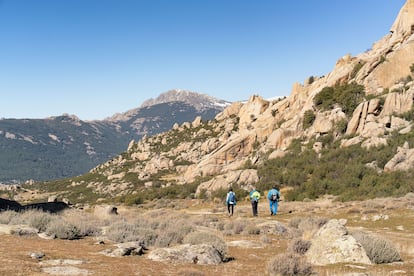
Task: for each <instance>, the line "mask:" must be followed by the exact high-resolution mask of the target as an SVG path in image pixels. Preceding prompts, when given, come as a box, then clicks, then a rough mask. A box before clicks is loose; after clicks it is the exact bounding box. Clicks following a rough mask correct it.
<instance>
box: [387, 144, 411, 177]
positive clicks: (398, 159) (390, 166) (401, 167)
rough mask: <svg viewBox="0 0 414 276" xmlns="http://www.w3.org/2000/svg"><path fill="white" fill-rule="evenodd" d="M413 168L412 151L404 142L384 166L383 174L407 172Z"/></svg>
mask: <svg viewBox="0 0 414 276" xmlns="http://www.w3.org/2000/svg"><path fill="white" fill-rule="evenodd" d="M413 167H414V149H410V148H409V145H408V143H407V142H406V143H405V144H404V146H402V147H398V149H397V153H396V154H395V155H394V157H393V158H391V160H390V161H388V162H387V164H385V166H384V171H385V172H392V171H408V170H409V169H411V168H413Z"/></svg>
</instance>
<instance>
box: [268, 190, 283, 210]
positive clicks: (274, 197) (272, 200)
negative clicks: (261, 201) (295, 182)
mask: <svg viewBox="0 0 414 276" xmlns="http://www.w3.org/2000/svg"><path fill="white" fill-rule="evenodd" d="M267 199H268V200H269V207H270V215H271V216H276V214H277V207H278V205H279V200H280V192H279V190H278V189H277V187H276V186H273V188H272V189H271V190H270V191H269V193H268V194H267Z"/></svg>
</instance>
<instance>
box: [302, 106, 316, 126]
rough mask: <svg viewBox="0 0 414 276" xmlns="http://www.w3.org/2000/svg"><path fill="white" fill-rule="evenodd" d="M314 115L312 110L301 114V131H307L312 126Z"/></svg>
mask: <svg viewBox="0 0 414 276" xmlns="http://www.w3.org/2000/svg"><path fill="white" fill-rule="evenodd" d="M315 118H316V116H315V113H314V112H313V111H312V110H310V109H309V110H306V111H305V113H304V114H303V123H302V126H303V129H307V128H309V127H311V126H312V124H313V122H314V121H315Z"/></svg>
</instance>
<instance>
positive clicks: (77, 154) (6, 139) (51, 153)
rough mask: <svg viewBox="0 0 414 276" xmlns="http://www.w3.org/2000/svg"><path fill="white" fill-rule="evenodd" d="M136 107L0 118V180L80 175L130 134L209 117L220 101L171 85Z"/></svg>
mask: <svg viewBox="0 0 414 276" xmlns="http://www.w3.org/2000/svg"><path fill="white" fill-rule="evenodd" d="M159 99H162V100H158V99H157V100H151V102H148V101H147V102H146V103H145V104H144V105H142V106H141V107H139V108H136V109H133V110H130V111H127V112H125V113H123V114H117V115H114V116H113V117H111V118H108V119H105V120H103V121H82V120H80V119H79V118H77V117H76V116H73V115H62V116H57V117H51V118H46V119H22V120H20V119H1V120H0V147H1V151H0V153H1V154H0V182H5V183H8V182H13V181H17V182H20V181H25V180H28V179H34V180H50V179H57V178H64V177H70V176H76V175H80V174H84V173H85V172H87V171H88V170H90V169H91V168H93V167H94V166H96V165H98V164H100V163H102V162H105V161H106V160H108V159H110V158H112V157H113V156H116V155H118V154H119V153H121V152H122V151H125V149H126V148H127V146H128V143H129V142H130V141H131V140H132V139H136V140H139V139H140V138H141V137H142V136H144V135H154V134H157V133H160V132H163V131H166V130H168V129H170V128H171V127H172V125H173V124H174V123H183V122H185V121H189V120H193V119H194V118H195V117H196V116H201V117H202V118H203V119H204V120H208V119H212V118H214V116H215V115H216V114H217V113H218V112H220V111H222V110H223V109H224V107H225V106H226V104H228V103H227V102H225V101H222V100H218V99H214V98H212V97H207V96H206V95H202V94H198V93H195V92H189V91H182V90H181V91H179V90H172V91H168V92H166V93H165V94H161V95H160V96H159Z"/></svg>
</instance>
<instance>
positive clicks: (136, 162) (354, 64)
mask: <svg viewBox="0 0 414 276" xmlns="http://www.w3.org/2000/svg"><path fill="white" fill-rule="evenodd" d="M413 33H414V0H408V1H407V3H406V4H405V5H404V7H402V10H401V12H400V14H399V15H398V17H397V19H396V21H395V23H394V24H393V25H392V27H391V32H390V33H389V34H387V35H386V36H384V37H383V38H382V39H381V40H379V41H378V42H376V43H374V45H373V46H372V49H370V50H369V51H366V52H364V53H362V54H360V55H358V56H350V55H347V56H344V57H342V58H340V59H339V60H338V61H337V63H336V66H335V68H334V69H333V71H332V72H331V73H329V74H328V75H326V76H321V77H318V76H311V77H309V78H308V79H307V80H306V81H305V82H304V84H299V83H297V84H294V85H293V89H292V93H291V95H290V96H289V97H287V98H285V99H279V100H276V101H267V100H264V99H263V98H261V97H260V96H258V95H253V96H251V97H250V99H249V100H248V102H246V103H233V104H232V105H231V106H229V107H227V108H226V109H225V110H224V111H223V112H221V113H220V114H218V115H217V116H216V117H215V119H214V120H210V121H203V120H201V118H200V117H198V118H196V119H195V120H191V121H188V122H185V123H182V124H175V125H174V127H173V128H172V129H171V130H169V131H167V132H164V133H160V134H157V135H153V136H146V137H144V138H142V139H141V140H139V141H137V142H133V143H130V145H129V147H128V150H127V151H126V152H125V153H123V154H122V155H119V156H117V157H115V158H113V159H111V160H110V161H108V162H106V163H104V164H102V165H99V166H97V167H96V168H94V169H92V170H91V171H90V173H89V174H87V175H85V176H82V177H79V178H73V179H69V180H64V181H60V182H55V183H53V184H52V183H48V184H47V185H39V186H37V187H38V188H40V191H45V190H48V191H49V192H56V193H59V194H62V195H65V196H68V197H71V200H73V201H82V200H84V201H85V200H87V199H88V198H89V199H97V198H99V197H102V198H107V197H108V196H110V197H111V198H112V199H113V198H114V197H117V198H118V199H119V200H121V201H123V202H126V203H139V202H142V200H144V199H154V198H157V197H186V196H190V195H191V196H197V197H207V196H213V197H214V196H216V195H220V196H222V193H223V192H224V191H225V190H226V189H227V188H228V186H229V185H233V186H234V187H235V188H236V189H238V190H239V194H240V193H241V194H242V195H243V194H245V193H246V191H247V190H249V189H250V188H251V186H253V185H256V186H257V187H258V188H259V189H261V190H265V189H268V188H269V187H270V186H271V185H273V184H278V185H281V186H282V187H285V188H286V190H289V192H287V193H285V196H286V198H288V199H303V198H315V197H318V196H320V195H322V194H325V193H330V194H336V195H339V196H342V198H343V199H345V200H346V199H350V198H354V199H355V198H358V197H375V196H382V195H401V194H405V193H407V192H410V191H413V190H414V187H413V184H412V181H411V180H412V175H413V172H414V171H413V168H414V157H413V156H414V153H413V152H414V149H412V148H413V147H414V130H413V124H414V121H413V119H414V116H413V99H414V82H413V76H414V35H413ZM45 187H47V188H45ZM75 187H76V188H75ZM88 195H89V196H90V197H88Z"/></svg>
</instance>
